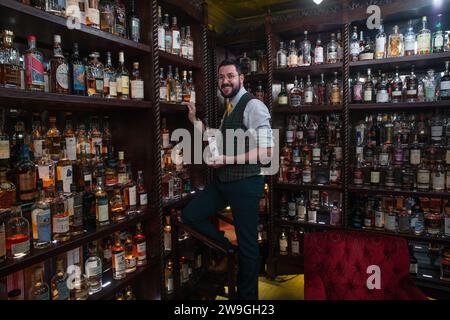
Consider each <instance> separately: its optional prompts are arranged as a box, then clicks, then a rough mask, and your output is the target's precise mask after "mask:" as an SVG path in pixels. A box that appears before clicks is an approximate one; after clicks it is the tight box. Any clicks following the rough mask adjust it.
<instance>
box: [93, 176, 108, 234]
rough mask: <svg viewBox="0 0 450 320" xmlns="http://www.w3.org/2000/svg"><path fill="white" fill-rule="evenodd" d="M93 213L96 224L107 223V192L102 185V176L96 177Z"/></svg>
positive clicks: (102, 224) (103, 224)
mask: <svg viewBox="0 0 450 320" xmlns="http://www.w3.org/2000/svg"><path fill="white" fill-rule="evenodd" d="M95 213H96V221H97V226H105V225H108V224H109V206H108V194H107V193H106V191H105V190H104V187H103V178H102V177H98V178H97V188H96V191H95Z"/></svg>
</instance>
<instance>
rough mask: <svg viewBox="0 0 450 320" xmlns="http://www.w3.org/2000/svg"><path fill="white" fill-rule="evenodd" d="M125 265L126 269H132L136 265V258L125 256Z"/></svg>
mask: <svg viewBox="0 0 450 320" xmlns="http://www.w3.org/2000/svg"><path fill="white" fill-rule="evenodd" d="M125 265H126V268H127V269H133V268H135V267H136V258H135V257H134V256H131V257H129V258H125Z"/></svg>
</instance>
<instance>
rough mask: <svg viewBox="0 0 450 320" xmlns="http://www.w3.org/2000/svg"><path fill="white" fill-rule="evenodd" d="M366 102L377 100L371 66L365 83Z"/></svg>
mask: <svg viewBox="0 0 450 320" xmlns="http://www.w3.org/2000/svg"><path fill="white" fill-rule="evenodd" d="M363 90H364V103H374V102H375V90H374V85H373V82H372V75H371V70H370V68H369V69H367V80H366V82H365V83H364V88H363Z"/></svg>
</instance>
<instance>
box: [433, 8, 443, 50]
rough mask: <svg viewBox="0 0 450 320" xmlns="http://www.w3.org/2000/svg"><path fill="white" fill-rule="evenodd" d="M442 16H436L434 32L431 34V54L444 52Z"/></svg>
mask: <svg viewBox="0 0 450 320" xmlns="http://www.w3.org/2000/svg"><path fill="white" fill-rule="evenodd" d="M441 16H442V14H438V16H437V17H438V18H437V22H436V30H435V31H434V33H433V53H437V52H443V51H444V32H443V31H442V23H441Z"/></svg>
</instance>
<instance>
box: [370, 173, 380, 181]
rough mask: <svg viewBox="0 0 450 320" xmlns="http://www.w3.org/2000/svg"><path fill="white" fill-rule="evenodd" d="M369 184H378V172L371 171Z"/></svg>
mask: <svg viewBox="0 0 450 320" xmlns="http://www.w3.org/2000/svg"><path fill="white" fill-rule="evenodd" d="M370 182H371V183H380V172H379V171H372V172H371V173H370Z"/></svg>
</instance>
